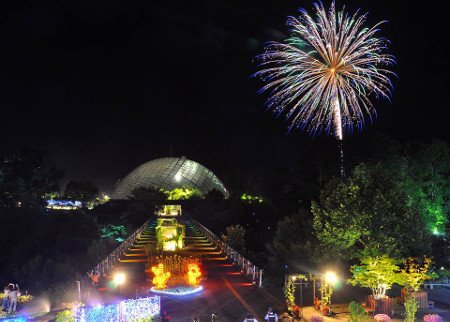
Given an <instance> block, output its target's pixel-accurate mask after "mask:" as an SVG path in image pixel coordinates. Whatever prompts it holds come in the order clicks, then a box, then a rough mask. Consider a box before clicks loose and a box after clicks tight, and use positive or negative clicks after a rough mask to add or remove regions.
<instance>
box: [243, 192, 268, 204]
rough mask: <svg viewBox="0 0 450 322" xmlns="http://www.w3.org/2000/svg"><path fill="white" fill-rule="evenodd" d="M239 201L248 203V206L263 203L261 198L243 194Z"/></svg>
mask: <svg viewBox="0 0 450 322" xmlns="http://www.w3.org/2000/svg"><path fill="white" fill-rule="evenodd" d="M241 200H242V201H243V202H246V203H249V204H253V203H263V202H264V198H263V197H261V196H252V195H249V194H247V193H243V194H242V195H241Z"/></svg>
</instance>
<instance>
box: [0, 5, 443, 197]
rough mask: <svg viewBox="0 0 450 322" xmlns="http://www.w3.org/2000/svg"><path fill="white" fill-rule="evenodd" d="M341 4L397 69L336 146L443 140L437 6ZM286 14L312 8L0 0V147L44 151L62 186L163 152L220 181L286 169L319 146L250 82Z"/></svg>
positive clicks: (104, 181)
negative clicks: (379, 35)
mask: <svg viewBox="0 0 450 322" xmlns="http://www.w3.org/2000/svg"><path fill="white" fill-rule="evenodd" d="M400 2H401V3H402V4H401V3H400ZM325 4H326V5H328V2H325ZM342 4H344V2H343V1H339V2H337V6H338V7H340V6H341V5H342ZM345 4H346V5H347V7H348V8H349V9H350V10H351V11H353V10H354V9H356V8H358V7H361V8H362V10H363V11H368V12H369V19H368V20H369V24H371V25H372V24H374V23H376V22H378V21H379V20H384V19H386V20H388V21H389V23H388V24H386V25H385V26H384V27H383V35H384V36H386V37H387V38H389V39H390V40H391V41H392V46H391V52H392V53H393V54H394V55H395V56H396V58H397V66H396V67H395V72H396V73H397V74H398V75H399V78H398V79H396V80H394V85H395V91H394V95H393V99H392V102H391V103H389V102H376V103H375V107H376V108H377V111H378V119H377V120H376V121H375V123H374V124H373V125H370V126H368V127H367V128H366V129H365V130H364V134H358V133H356V134H354V136H353V137H352V138H348V139H349V140H355V138H358V137H361V135H367V134H368V133H371V132H375V131H376V132H382V133H385V134H387V135H389V136H391V137H393V138H396V139H399V140H402V141H404V140H414V139H430V138H435V137H436V138H440V139H443V140H447V139H448V130H447V128H448V126H447V124H448V120H449V116H450V113H449V109H448V102H449V98H450V91H449V89H450V88H449V80H450V76H449V71H448V64H447V61H448V55H449V54H448V50H449V45H448V39H449V36H448V29H449V28H448V17H447V16H446V15H447V13H446V11H445V10H443V9H442V10H439V8H436V6H432V4H431V3H428V4H427V3H424V4H423V5H422V6H416V5H413V4H412V2H406V1H395V2H394V1H392V0H377V1H373V0H372V1H369V0H366V1H346V2H345ZM299 7H305V8H307V9H309V10H310V9H312V1H287V0H273V1H264V2H263V1H256V0H245V1H243V0H233V1H229V0H221V1H217V0H203V1H197V0H194V1H166V0H164V1H163V0H160V1H142V0H133V1H123V0H122V1H111V0H95V1H92V0H89V1H88V0H72V1H67V0H58V1H21V0H7V1H5V0H4V1H1V2H0V107H1V111H2V113H1V118H0V120H1V127H0V131H1V133H0V134H1V135H0V152H1V153H7V152H9V151H13V150H15V149H17V148H19V147H22V146H31V147H38V148H43V149H46V150H49V151H51V152H53V153H54V154H55V155H56V157H57V159H58V162H59V164H60V165H61V166H62V167H63V168H64V169H65V172H66V174H67V178H66V179H85V180H86V179H89V180H93V181H94V182H95V183H96V184H97V185H99V186H100V188H101V189H102V190H106V191H111V190H112V187H113V185H114V183H115V181H116V180H117V179H119V178H120V177H123V176H124V175H126V174H127V173H128V172H129V171H131V170H132V169H133V168H134V167H136V166H138V165H139V164H141V163H143V162H146V161H149V160H151V159H154V158H157V157H164V156H169V155H170V151H171V150H172V151H173V155H174V156H180V155H185V156H187V157H188V158H190V159H193V160H196V161H198V162H200V163H202V164H203V165H205V166H206V167H208V168H210V169H211V170H213V171H214V172H216V173H217V174H218V176H219V177H221V175H222V174H224V173H226V172H227V171H229V170H230V169H234V168H240V169H250V168H252V167H258V166H271V165H272V164H273V165H275V164H282V163H283V162H288V161H289V160H290V159H291V158H293V157H294V156H295V155H296V154H297V153H301V151H302V145H304V144H307V145H311V144H321V142H322V140H323V139H320V138H316V139H311V138H308V137H307V135H306V134H301V133H294V134H289V135H287V126H286V124H285V123H284V121H283V119H281V118H280V119H275V118H273V117H272V115H271V114H270V113H269V112H266V111H265V110H264V107H263V102H264V98H265V96H264V95H261V96H258V95H257V94H256V91H257V89H258V87H259V86H260V85H261V84H260V83H259V82H258V80H256V79H253V78H251V74H252V73H254V72H255V71H256V65H255V64H254V63H253V62H252V60H253V58H254V56H255V55H257V54H258V53H260V52H261V51H262V50H263V47H264V43H265V42H266V41H269V40H280V41H281V40H283V39H285V38H286V37H287V36H288V33H287V28H286V26H285V21H286V16H288V15H296V10H297V9H298V8H299ZM299 151H300V152H299Z"/></svg>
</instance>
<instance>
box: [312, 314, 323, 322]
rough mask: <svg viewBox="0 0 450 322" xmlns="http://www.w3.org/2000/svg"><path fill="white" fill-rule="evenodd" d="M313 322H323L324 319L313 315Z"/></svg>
mask: <svg viewBox="0 0 450 322" xmlns="http://www.w3.org/2000/svg"><path fill="white" fill-rule="evenodd" d="M310 321H311V322H323V317H322V316H320V315H313V316H312V317H311V320H310Z"/></svg>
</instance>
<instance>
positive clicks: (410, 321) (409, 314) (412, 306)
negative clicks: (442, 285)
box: [404, 297, 419, 322]
mask: <svg viewBox="0 0 450 322" xmlns="http://www.w3.org/2000/svg"><path fill="white" fill-rule="evenodd" d="M418 308H419V302H417V299H415V298H414V297H408V298H406V300H405V320H404V321H405V322H414V321H415V319H416V312H417V309H418Z"/></svg>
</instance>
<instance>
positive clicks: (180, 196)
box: [162, 188, 201, 200]
mask: <svg viewBox="0 0 450 322" xmlns="http://www.w3.org/2000/svg"><path fill="white" fill-rule="evenodd" d="M162 192H163V193H164V194H165V195H166V196H167V200H188V199H191V198H199V197H200V196H201V193H200V191H199V190H197V189H189V188H175V189H173V190H170V191H168V190H163V191H162Z"/></svg>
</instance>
